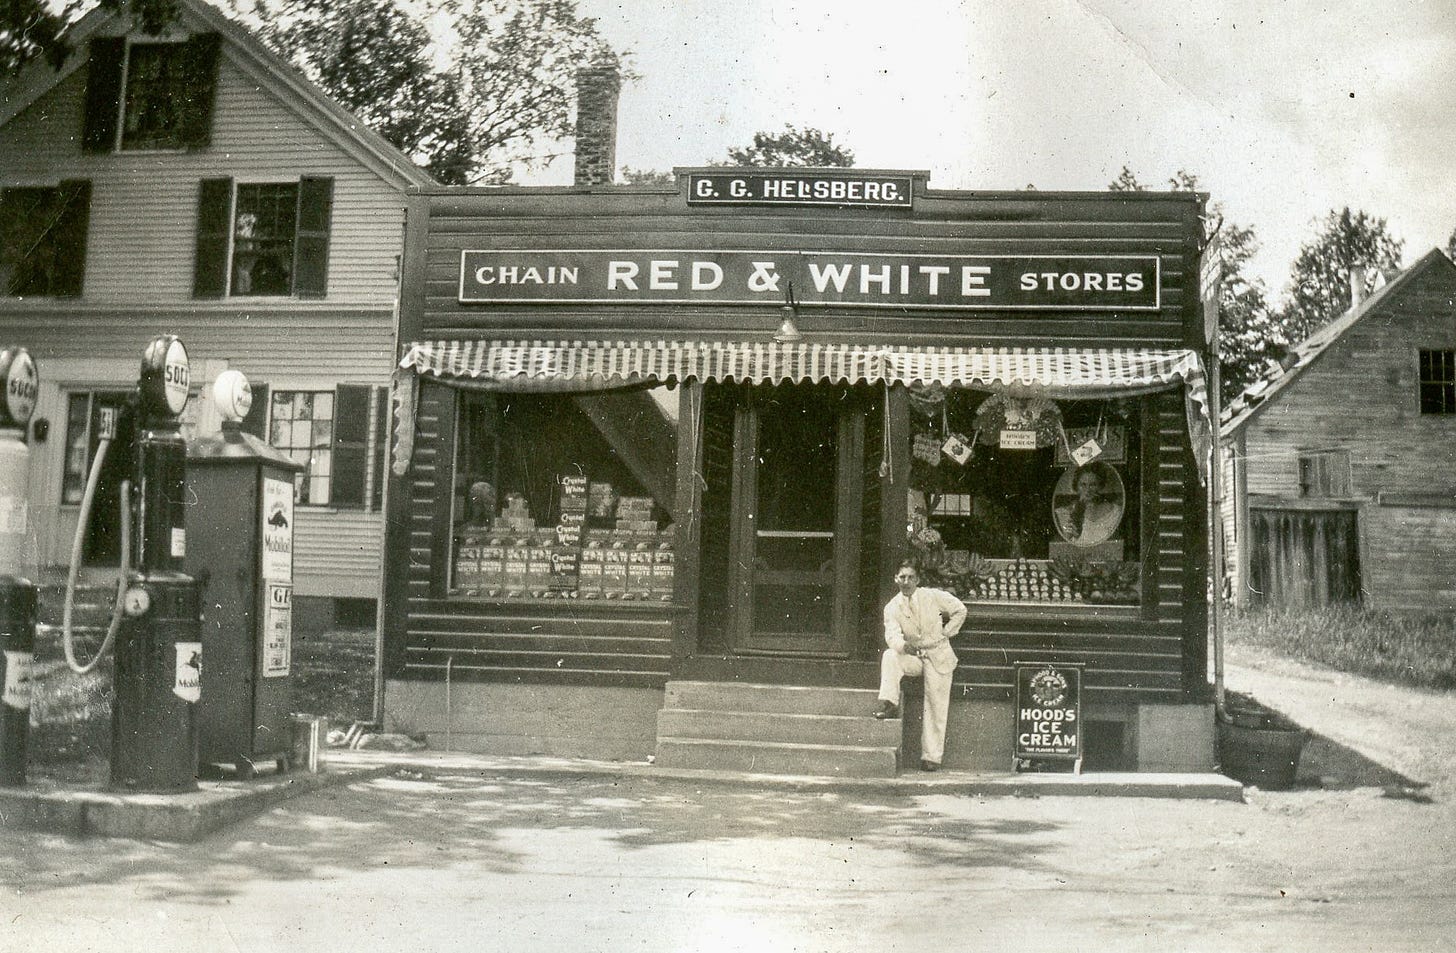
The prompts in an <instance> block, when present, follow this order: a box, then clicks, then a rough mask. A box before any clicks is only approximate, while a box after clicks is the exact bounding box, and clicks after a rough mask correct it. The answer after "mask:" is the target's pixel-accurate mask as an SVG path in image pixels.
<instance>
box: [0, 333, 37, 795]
mask: <svg viewBox="0 0 1456 953" xmlns="http://www.w3.org/2000/svg"><path fill="white" fill-rule="evenodd" d="M39 382H40V378H39V374H38V373H37V372H36V369H35V362H34V361H33V360H31V357H30V354H29V353H28V352H27V351H26V350H25V349H24V348H6V349H5V350H4V351H0V386H3V387H4V392H5V397H4V400H3V401H0V650H3V653H4V654H3V656H0V685H3V686H4V687H3V693H0V784H3V785H9V786H18V785H22V784H24V783H25V746H26V741H27V739H28V736H29V734H30V688H31V681H30V680H31V669H32V666H33V665H34V662H35V605H36V587H35V584H34V583H32V582H31V581H30V580H29V579H27V578H26V577H25V573H24V570H25V567H24V565H23V564H24V553H25V546H26V542H27V538H28V536H29V531H30V527H29V525H28V523H29V520H28V502H27V501H28V499H29V497H28V495H27V493H28V489H29V476H28V475H29V467H30V447H29V446H28V445H27V444H26V442H25V434H26V429H27V428H28V427H29V425H30V417H31V414H32V413H34V412H35V399H36V391H37V388H38V385H39Z"/></svg>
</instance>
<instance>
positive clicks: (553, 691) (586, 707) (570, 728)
mask: <svg viewBox="0 0 1456 953" xmlns="http://www.w3.org/2000/svg"><path fill="white" fill-rule="evenodd" d="M662 697H663V696H662V690H661V689H655V688H610V687H592V686H581V685H498V684H481V683H464V684H461V683H456V684H454V685H452V686H450V698H449V703H450V704H449V711H447V710H446V698H445V685H444V684H443V683H441V682H406V681H393V680H391V681H389V682H387V683H386V685H385V689H384V725H385V730H386V731H392V732H399V733H401V734H408V735H414V736H417V737H418V736H419V735H424V736H426V738H427V743H428V744H429V746H430V747H431V748H435V749H442V750H443V749H446V748H448V749H450V750H453V751H469V752H476V753H479V754H493V755H552V756H556V757H563V758H596V759H601V760H608V761H616V760H622V761H636V760H643V761H645V760H646V759H647V757H648V756H649V755H651V754H652V753H653V750H654V748H655V747H656V745H657V711H658V709H660V708H661V707H662Z"/></svg>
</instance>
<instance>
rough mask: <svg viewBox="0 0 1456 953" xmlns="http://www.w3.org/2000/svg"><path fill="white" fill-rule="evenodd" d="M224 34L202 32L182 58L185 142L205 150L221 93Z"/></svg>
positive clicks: (182, 135)
mask: <svg viewBox="0 0 1456 953" xmlns="http://www.w3.org/2000/svg"><path fill="white" fill-rule="evenodd" d="M221 47H222V37H221V35H219V34H217V33H198V34H197V35H195V36H193V37H192V38H191V39H190V40H188V41H187V43H186V47H185V52H184V53H183V55H182V56H183V59H182V82H183V90H182V117H181V127H180V129H179V130H178V131H179V132H180V134H181V139H182V144H183V145H184V146H186V147H187V148H188V149H201V148H204V147H205V146H207V145H208V144H209V143H211V142H212V104H213V100H214V99H215V98H216V94H217V57H218V50H219V49H220V48H221Z"/></svg>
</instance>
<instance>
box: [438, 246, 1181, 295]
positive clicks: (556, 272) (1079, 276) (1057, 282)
mask: <svg viewBox="0 0 1456 953" xmlns="http://www.w3.org/2000/svg"><path fill="white" fill-rule="evenodd" d="M1159 277H1160V275H1159V262H1158V257H1157V256H1156V255H935V254H918V253H914V254H912V253H901V252H887V253H883V254H881V253H873V252H870V253H863V252H800V251H736V250H735V251H723V250H703V249H682V248H673V249H591V250H581V249H562V250H550V251H541V250H532V251H471V250H467V251H463V252H461V254H460V301H461V302H463V303H467V304H470V303H487V302H488V303H518V304H527V303H543V304H545V303H563V304H564V303H582V302H595V303H602V304H625V303H632V304H642V303H649V304H652V303H655V304H757V305H763V304H781V303H782V302H783V300H784V294H785V291H786V289H787V287H788V285H789V283H792V284H793V286H794V294H795V296H796V298H797V299H798V302H799V304H800V305H802V306H808V307H813V306H816V305H818V306H823V305H843V306H846V307H859V308H899V309H906V308H943V309H955V310H966V309H981V310H985V309H997V310H1036V309H1057V310H1065V311H1108V310H1121V311H1156V310H1157V309H1158V307H1159V306H1160V291H1161V286H1160V282H1159Z"/></svg>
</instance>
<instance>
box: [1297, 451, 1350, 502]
mask: <svg viewBox="0 0 1456 953" xmlns="http://www.w3.org/2000/svg"><path fill="white" fill-rule="evenodd" d="M1350 484H1351V479H1350V452H1349V451H1348V450H1322V451H1320V452H1318V453H1304V454H1300V456H1299V495H1300V496H1302V497H1326V496H1349V495H1350Z"/></svg>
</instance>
